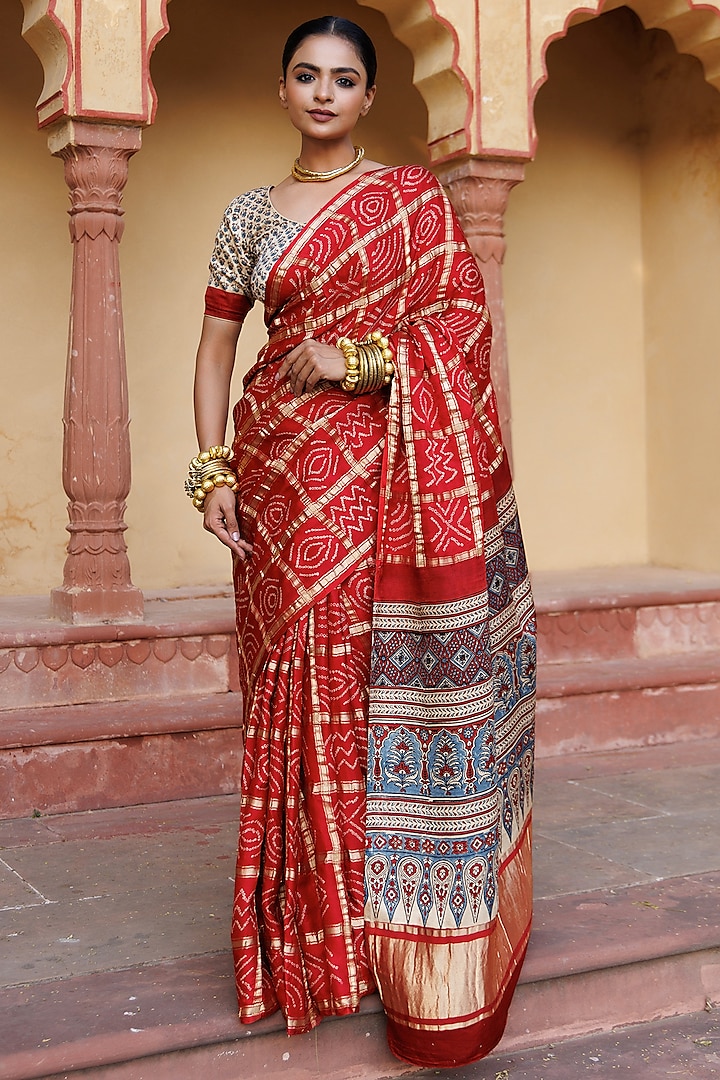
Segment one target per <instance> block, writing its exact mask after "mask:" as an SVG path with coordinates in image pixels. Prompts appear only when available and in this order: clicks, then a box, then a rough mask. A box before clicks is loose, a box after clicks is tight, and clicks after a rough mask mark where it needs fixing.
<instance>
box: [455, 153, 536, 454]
mask: <svg viewBox="0 0 720 1080" xmlns="http://www.w3.org/2000/svg"><path fill="white" fill-rule="evenodd" d="M436 171H437V173H438V176H439V178H440V180H441V182H442V183H443V184H444V185H445V187H446V188H447V191H448V195H449V196H450V200H451V202H452V204H453V206H454V207H455V211H456V213H457V215H458V217H459V218H460V224H461V225H462V227H463V231H464V233H465V235H466V236H467V239H468V242H469V244H470V247H471V249H472V252H473V254H474V256H475V258H476V259H477V261H478V263H479V265H480V269H481V271H482V275H483V278H484V280H485V289H486V292H487V299H488V305H489V307H490V314H491V315H492V322H493V344H492V354H491V359H490V368H491V374H492V380H493V385H494V387H495V393H496V395H497V401H498V412H499V414H500V427H501V429H502V436H503V442H504V443H505V448H506V449H507V452H508V456H509V457H510V459H511V460H512V419H511V417H512V413H511V409H510V376H509V372H508V355H507V333H506V330H505V302H504V299H503V282H502V264H503V260H504V258H505V248H506V243H505V232H504V218H505V211H506V209H507V204H508V198H509V196H510V192H511V191H512V189H513V188H514V187H515V185H516V184H518V183H520V181H521V180H522V179H523V175H524V165H523V164H522V163H521V162H516V161H497V160H494V159H490V158H477V157H467V158H463V159H461V160H459V161H452V162H448V163H447V164H445V165H440V166H438V167H437V169H436Z"/></svg>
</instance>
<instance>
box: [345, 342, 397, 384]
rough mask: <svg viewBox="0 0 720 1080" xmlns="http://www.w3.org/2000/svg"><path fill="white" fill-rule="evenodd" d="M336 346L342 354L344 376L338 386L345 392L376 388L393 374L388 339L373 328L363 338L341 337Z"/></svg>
mask: <svg viewBox="0 0 720 1080" xmlns="http://www.w3.org/2000/svg"><path fill="white" fill-rule="evenodd" d="M337 348H338V349H339V350H340V352H341V353H342V354H343V356H344V357H345V378H344V379H343V381H342V382H341V383H340V386H341V387H342V389H343V390H347V392H348V393H349V394H369V393H371V392H372V391H373V390H380V389H382V387H383V386H387V385H388V383H389V382H390V380H391V379H392V377H393V375H394V374H395V365H394V364H393V354H392V350H391V348H390V342H389V341H388V339H387V338H386V337H383V335H382V334H381V333H380V331H379V330H373V332H372V333H371V334H369V335H368V337H366V338H365V339H364V340H363V341H351V340H350V338H347V337H341V338H340V340H339V341H338V343H337Z"/></svg>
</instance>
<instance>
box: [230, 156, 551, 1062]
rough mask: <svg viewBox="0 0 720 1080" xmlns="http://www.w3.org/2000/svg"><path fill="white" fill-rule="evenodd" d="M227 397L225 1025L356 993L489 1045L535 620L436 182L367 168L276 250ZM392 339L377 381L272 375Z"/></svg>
mask: <svg viewBox="0 0 720 1080" xmlns="http://www.w3.org/2000/svg"><path fill="white" fill-rule="evenodd" d="M266 322H267V325H268V334H269V340H268V344H267V346H266V347H265V348H264V349H263V351H262V352H261V354H260V356H259V358H258V362H257V364H256V366H255V367H254V368H253V370H252V371H251V372H250V375H249V376H248V378H247V380H246V388H245V393H244V395H243V397H242V399H241V400H240V402H239V403H238V405H237V406H236V409H235V424H236V437H235V444H234V447H235V456H236V461H237V468H238V473H239V477H240V493H239V508H240V514H241V517H242V521H243V528H244V530H245V532H246V535H247V536H248V538H251V539H252V541H253V544H254V554H253V558H252V560H251V561H250V562H249V563H248V564H247V565H245V564H243V565H240V564H238V565H237V566H236V589H237V612H238V636H239V647H240V658H241V681H242V687H243V691H244V694H245V703H246V717H245V725H246V737H245V759H244V765H243V778H242V809H241V822H240V845H239V857H238V870H237V888H236V901H235V909H234V918H233V946H234V950H235V959H236V972H237V983H238V997H239V1003H240V1016H241V1018H242V1019H243V1020H244V1021H252V1020H254V1019H257V1018H259V1017H261V1016H264V1015H267V1014H268V1013H269V1012H272V1011H273V1010H275V1009H276V1008H278V1006H279V1007H281V1008H282V1010H283V1012H284V1014H285V1016H286V1018H287V1024H288V1029H289V1031H290V1032H302V1031H307V1030H309V1029H310V1028H312V1027H313V1026H314V1025H315V1024H316V1023H317V1022H318V1020H319V1019H320V1018H321V1017H322V1016H323V1015H326V1014H330V1013H334V1014H339V1013H346V1012H352V1011H355V1010H356V1009H357V1007H358V1003H359V1000H360V998H361V997H362V995H363V994H366V993H368V992H369V991H371V990H372V989H374V988H375V986H377V988H378V990H379V992H380V994H381V997H382V1000H383V1005H384V1007H385V1011H386V1013H387V1017H388V1034H389V1041H390V1046H391V1048H392V1049H393V1051H394V1052H395V1053H396V1054H397V1055H398V1056H400V1057H402V1058H404V1059H407V1060H409V1061H413V1062H418V1063H421V1064H425V1065H432V1064H437V1065H453V1064H461V1063H463V1062H466V1061H471V1060H474V1059H475V1058H477V1057H479V1056H482V1055H483V1054H485V1053H487V1052H488V1051H489V1050H490V1049H491V1048H492V1046H493V1045H494V1044H495V1043H496V1042H497V1040H498V1039H499V1037H500V1035H501V1034H502V1030H503V1027H504V1023H505V1018H506V1014H507V1008H508V1004H509V1000H510V996H511V994H512V991H513V988H514V985H515V982H516V979H517V975H518V973H519V970H520V965H521V963H522V958H523V955H524V951H525V947H526V945H527V939H528V934H529V929H530V912H531V891H532V881H531V869H530V815H531V802H532V760H533V757H532V755H533V704H534V675H535V670H534V663H535V661H534V656H535V653H534V614H533V607H532V596H531V592H530V587H529V581H528V575H527V567H526V564H525V557H524V552H523V547H522V540H521V536H520V530H519V525H518V518H517V510H516V507H515V501H514V496H513V492H512V485H511V480H510V475H509V471H508V467H507V460H506V456H505V453H504V451H503V448H502V444H501V441H500V435H499V430H498V423H497V412H496V407H495V401H494V396H493V393H492V388H491V386H490V382H489V357H490V324H489V318H488V312H487V308H486V306H485V300H484V292H483V287H482V280H481V277H480V273H479V271H478V268H477V265H476V263H475V260H474V259H473V257H472V255H471V254H470V252H469V251H468V249H467V246H466V243H465V241H464V238H463V237H462V233H461V232H460V230H459V227H458V225H457V221H456V219H455V217H454V215H453V213H452V210H451V208H450V205H449V203H448V202H447V199H446V198H445V196H444V194H443V192H442V189H441V188H440V186H439V184H438V182H437V180H436V179H435V178H434V177H432V175H431V174H429V173H428V172H427V171H426V170H424V169H422V168H419V167H405V168H401V169H394V168H390V169H383V170H380V171H377V172H374V173H367V174H365V175H364V176H362V177H361V178H360V179H358V180H356V181H355V182H354V183H352V184H351V185H350V186H349V187H348V188H347V189H346V190H345V191H343V192H342V193H341V194H340V195H338V196H337V197H336V198H335V199H333V200H332V201H331V202H330V203H329V204H328V206H326V207H325V208H324V210H323V211H321V212H320V213H319V214H318V215H317V216H316V217H315V218H313V220H312V221H311V222H310V223H309V224H308V225H306V226H305V227H304V228H303V229H302V230H301V231H300V233H299V235H298V236H297V237H296V238H295V240H293V241H292V243H291V244H290V246H289V247H288V248H287V249H286V250H285V252H284V253H283V255H282V256H281V258H280V259H279V260H278V262H277V263H276V264H275V266H274V267H273V269H272V271H271V273H270V277H269V279H268V283H267V290H266ZM375 329H379V330H382V331H383V332H384V333H386V334H387V336H388V337H389V338H390V341H391V346H392V348H393V350H394V353H395V356H396V376H395V379H394V381H393V384H392V387H391V389H390V391H389V392H380V393H375V394H367V395H362V396H359V397H357V398H356V397H353V396H352V395H348V394H346V393H345V392H344V391H342V390H340V389H339V388H338V387H337V386H335V385H329V384H328V385H322V386H320V387H318V388H316V390H315V391H313V392H312V393H310V394H306V395H303V396H302V397H300V398H297V399H296V398H294V397H292V395H291V394H290V393H289V391H288V390H287V388H286V386H285V385H284V384H279V383H277V382H276V380H275V374H276V371H277V367H278V364H279V361H280V359H281V358H282V357H283V356H284V355H285V354H286V353H287V352H288V350H289V349H291V348H292V347H293V346H294V345H296V344H297V343H298V342H300V341H301V340H302V339H303V338H305V337H308V336H310V337H314V338H316V339H319V340H325V341H329V342H334V341H336V340H337V338H338V337H339V336H341V335H347V336H348V337H351V338H354V339H360V338H362V337H364V336H365V335H366V334H367V333H369V332H370V331H371V330H375Z"/></svg>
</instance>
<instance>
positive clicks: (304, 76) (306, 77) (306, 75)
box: [297, 71, 314, 83]
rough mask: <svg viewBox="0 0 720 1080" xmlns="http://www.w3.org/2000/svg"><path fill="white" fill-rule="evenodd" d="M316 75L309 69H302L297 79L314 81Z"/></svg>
mask: <svg viewBox="0 0 720 1080" xmlns="http://www.w3.org/2000/svg"><path fill="white" fill-rule="evenodd" d="M313 78H314V76H313V75H312V74H311V72H309V71H301V72H300V74H299V75H298V76H297V81H298V82H302V83H307V82H312V80H313Z"/></svg>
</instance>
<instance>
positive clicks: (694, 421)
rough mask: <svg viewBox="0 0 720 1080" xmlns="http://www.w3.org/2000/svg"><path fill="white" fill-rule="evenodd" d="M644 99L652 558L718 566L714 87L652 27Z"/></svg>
mask: <svg viewBox="0 0 720 1080" xmlns="http://www.w3.org/2000/svg"><path fill="white" fill-rule="evenodd" d="M644 96H645V99H646V102H647V114H648V142H647V149H646V151H645V162H646V168H645V171H644V187H643V210H644V213H643V232H644V245H645V255H646V264H647V274H646V281H647V300H646V307H645V333H646V340H647V379H648V433H649V443H648V445H649V470H648V476H649V485H648V505H649V525H650V557H651V559H652V560H653V561H654V562H657V563H662V564H669V565H672V566H682V567H688V568H693V569H713V570H720V344H719V343H720V299H719V295H720V294H719V286H720V93H718V91H717V90H715V89H713V88H712V87H710V86H708V85H707V83H706V82H705V81H704V77H703V72H702V69H701V68H700V65H699V64H698V62H697V61H696V60H694V59H693V58H692V57H689V56H677V55H676V54H675V53H674V50H673V48H672V45H671V43H670V42H669V40H668V39H667V38H665V37H664V36H663V35H656V36H655V40H654V48H653V49H652V51H651V54H650V57H649V61H648V65H647V68H646V81H645V86H644Z"/></svg>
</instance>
